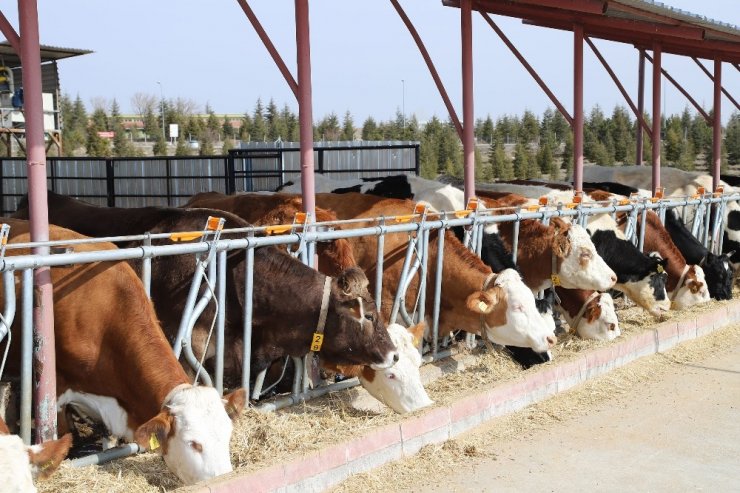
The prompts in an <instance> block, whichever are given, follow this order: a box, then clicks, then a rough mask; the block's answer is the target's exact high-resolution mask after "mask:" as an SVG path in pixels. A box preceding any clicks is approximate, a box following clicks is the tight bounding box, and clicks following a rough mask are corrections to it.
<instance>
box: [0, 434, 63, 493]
mask: <svg viewBox="0 0 740 493" xmlns="http://www.w3.org/2000/svg"><path fill="white" fill-rule="evenodd" d="M0 422H2V420H1V419H0ZM3 424H4V423H3ZM3 431H5V430H3ZM71 446H72V435H71V434H69V433H67V434H66V435H64V436H63V437H62V438H60V439H59V440H51V441H48V442H44V443H42V444H40V445H32V446H31V447H29V446H27V445H26V444H25V443H23V440H21V437H19V436H18V435H8V434H4V433H0V478H2V480H3V488H2V490H3V491H22V492H24V493H35V491H36V487H35V486H34V484H33V481H34V479H44V478H47V477H49V476H50V475H51V474H52V473H53V472H54V471H56V470H57V468H58V467H59V464H60V463H61V462H62V461H63V460H64V458H65V457H66V456H67V452H68V451H69V448H70V447H71Z"/></svg>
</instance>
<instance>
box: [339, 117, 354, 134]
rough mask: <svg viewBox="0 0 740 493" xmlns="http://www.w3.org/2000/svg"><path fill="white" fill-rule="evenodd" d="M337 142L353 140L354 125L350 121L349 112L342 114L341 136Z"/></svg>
mask: <svg viewBox="0 0 740 493" xmlns="http://www.w3.org/2000/svg"><path fill="white" fill-rule="evenodd" d="M339 140H355V124H354V123H353V121H352V114H351V113H350V112H349V111H347V112H346V113H345V114H344V121H343V122H342V134H341V135H340V136H339Z"/></svg>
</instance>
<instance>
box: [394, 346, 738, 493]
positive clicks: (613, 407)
mask: <svg viewBox="0 0 740 493" xmlns="http://www.w3.org/2000/svg"><path fill="white" fill-rule="evenodd" d="M483 430H485V427H484V428H483V429H480V430H479V432H480V431H483ZM487 449H488V451H489V452H493V455H492V456H491V457H486V458H476V459H473V462H472V464H471V467H466V468H463V469H461V470H450V469H448V470H446V471H444V474H440V477H439V478H434V479H433V480H432V482H435V483H436V485H435V486H434V487H425V488H424V489H423V490H420V489H418V488H413V489H412V490H405V491H424V492H481V491H486V492H488V491H491V492H493V491H495V492H530V491H531V492H538V493H540V492H551V491H552V492H568V493H573V492H599V493H602V492H671V493H672V492H687V491H692V492H693V491H710V492H730V491H735V492H740V344H735V345H734V346H732V347H729V348H727V350H726V351H722V354H721V355H715V356H713V357H712V358H709V359H704V360H699V361H698V362H695V363H691V364H683V365H678V366H676V371H675V372H674V373H673V374H669V375H665V376H664V377H662V378H660V379H658V380H656V381H649V382H648V383H645V384H642V385H638V386H636V388H633V389H631V390H630V391H628V392H627V393H625V394H622V395H619V396H618V397H615V398H610V399H608V400H606V401H603V402H601V403H600V404H597V405H596V406H595V407H594V409H593V412H591V413H589V414H588V415H586V416H581V417H579V418H577V419H567V420H565V421H561V422H558V423H554V424H553V425H548V427H547V429H544V430H538V431H534V432H533V433H531V434H529V436H526V437H525V438H522V439H519V440H503V441H500V442H499V441H496V443H493V444H491V445H490V446H488V447H487ZM428 479H431V478H428ZM401 489H403V488H401Z"/></svg>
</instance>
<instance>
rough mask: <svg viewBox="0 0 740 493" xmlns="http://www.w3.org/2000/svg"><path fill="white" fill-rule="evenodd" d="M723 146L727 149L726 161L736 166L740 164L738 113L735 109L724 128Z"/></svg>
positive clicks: (739, 122) (739, 121)
mask: <svg viewBox="0 0 740 493" xmlns="http://www.w3.org/2000/svg"><path fill="white" fill-rule="evenodd" d="M725 148H726V149H727V162H728V163H729V164H730V165H733V166H736V165H738V164H740V113H738V112H737V111H735V112H734V113H732V116H730V121H729V122H727V128H726V129H725Z"/></svg>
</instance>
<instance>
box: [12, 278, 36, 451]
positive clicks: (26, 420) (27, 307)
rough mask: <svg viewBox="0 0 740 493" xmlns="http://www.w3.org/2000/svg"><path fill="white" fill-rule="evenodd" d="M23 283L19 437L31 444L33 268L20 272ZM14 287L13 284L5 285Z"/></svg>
mask: <svg viewBox="0 0 740 493" xmlns="http://www.w3.org/2000/svg"><path fill="white" fill-rule="evenodd" d="M22 279H23V283H22V286H21V289H22V290H23V291H22V293H23V294H22V295H21V296H22V306H21V310H22V311H23V317H22V325H21V334H22V335H21V337H22V339H21V409H20V418H21V430H20V431H21V438H22V439H23V443H26V444H28V445H30V444H31V413H32V409H31V407H32V402H33V385H32V384H33V357H32V351H33V270H32V269H25V270H24V271H23V272H22ZM7 287H9V288H10V289H15V286H14V285H12V284H11V285H10V286H6V288H7Z"/></svg>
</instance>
